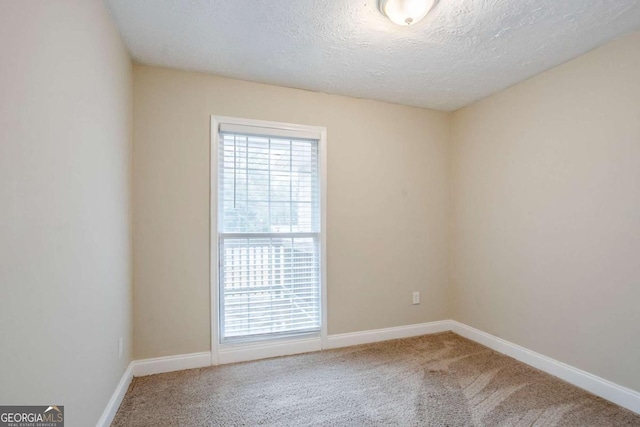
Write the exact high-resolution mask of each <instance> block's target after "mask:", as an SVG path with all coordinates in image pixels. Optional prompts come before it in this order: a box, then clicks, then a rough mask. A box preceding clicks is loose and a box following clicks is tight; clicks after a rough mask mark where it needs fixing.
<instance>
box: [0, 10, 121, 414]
mask: <svg viewBox="0 0 640 427" xmlns="http://www.w3.org/2000/svg"><path fill="white" fill-rule="evenodd" d="M0 56H1V57H2V60H1V61H2V65H0V94H1V95H0V206H1V207H0V286H1V296H0V343H1V344H0V403H1V404H3V405H8V404H24V405H46V404H60V405H65V415H66V421H67V424H66V425H68V426H70V427H73V426H90V425H95V423H96V422H97V421H98V418H99V417H100V415H101V414H102V411H103V410H104V408H105V406H106V404H107V402H108V400H109V398H110V397H111V394H112V393H113V391H114V390H115V387H116V385H117V383H118V381H119V380H120V378H121V376H122V373H123V372H124V370H125V368H126V366H127V364H128V363H129V360H130V348H131V329H132V328H131V324H132V321H131V268H130V265H131V262H130V257H131V250H130V247H131V237H130V184H131V183H130V151H131V127H130V124H131V85H132V81H131V62H130V60H129V57H128V55H127V53H126V52H125V50H124V48H123V47H122V45H121V43H120V40H119V37H118V35H117V33H116V31H115V29H114V27H113V26H112V24H111V21H110V19H109V16H108V14H107V12H106V10H105V9H104V6H103V4H102V2H101V1H85V0H63V1H12V0H0ZM120 336H122V337H124V340H125V354H124V357H123V359H122V360H119V359H118V344H117V343H118V338H119V337H120Z"/></svg>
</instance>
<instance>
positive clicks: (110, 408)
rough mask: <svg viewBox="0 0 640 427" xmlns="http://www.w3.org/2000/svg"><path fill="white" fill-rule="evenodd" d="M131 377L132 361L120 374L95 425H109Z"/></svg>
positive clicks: (103, 426)
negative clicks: (118, 380)
mask: <svg viewBox="0 0 640 427" xmlns="http://www.w3.org/2000/svg"><path fill="white" fill-rule="evenodd" d="M132 379H133V362H132V363H129V366H127V369H126V370H125V371H124V374H122V378H121V379H120V382H119V383H118V385H117V387H116V390H115V391H114V392H113V394H112V395H111V399H109V402H108V403H107V407H106V408H104V412H103V413H102V416H101V417H100V419H99V420H98V423H97V424H96V427H109V426H110V425H111V422H112V421H113V418H114V417H115V416H116V412H118V408H120V404H121V403H122V399H124V395H125V394H126V392H127V389H128V388H129V384H131V380H132Z"/></svg>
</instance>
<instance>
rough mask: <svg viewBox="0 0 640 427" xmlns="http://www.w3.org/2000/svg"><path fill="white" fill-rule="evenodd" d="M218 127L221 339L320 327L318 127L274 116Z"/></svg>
mask: <svg viewBox="0 0 640 427" xmlns="http://www.w3.org/2000/svg"><path fill="white" fill-rule="evenodd" d="M234 122H235V121H234ZM262 124H264V123H262ZM217 131H218V138H217V141H218V144H217V150H218V153H217V154H218V156H217V158H218V168H217V173H218V176H217V207H218V215H217V226H218V228H217V230H218V235H217V240H218V251H217V252H218V268H219V269H218V274H219V278H218V286H219V289H218V295H219V298H218V303H219V319H218V322H219V331H220V341H221V342H223V343H224V342H234V341H239V340H249V339H258V338H268V337H280V336H283V335H292V334H300V333H313V332H319V331H320V330H321V327H322V308H323V307H322V287H321V283H322V280H321V279H322V278H321V274H322V269H321V261H322V260H321V244H322V239H321V231H322V230H321V227H322V218H321V215H322V214H321V212H322V210H321V195H320V185H321V182H320V179H321V174H320V163H319V142H320V139H321V134H320V133H319V132H318V130H317V129H316V128H311V129H310V130H309V129H305V128H304V127H296V128H295V129H291V128H290V126H288V127H278V125H277V124H272V123H269V124H268V126H253V125H246V124H238V123H225V122H223V123H220V124H219V126H218V129H217Z"/></svg>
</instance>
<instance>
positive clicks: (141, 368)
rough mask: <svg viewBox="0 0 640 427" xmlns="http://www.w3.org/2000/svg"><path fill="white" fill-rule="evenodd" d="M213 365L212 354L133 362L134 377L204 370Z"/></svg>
mask: <svg viewBox="0 0 640 427" xmlns="http://www.w3.org/2000/svg"><path fill="white" fill-rule="evenodd" d="M210 365H211V352H210V351H205V352H202V353H191V354H179V355H176V356H167V357H156V358H153V359H142V360H136V361H134V362H133V376H135V377H143V376H145V375H153V374H162V373H165V372H173V371H182V370H184V369H194V368H203V367H205V366H210Z"/></svg>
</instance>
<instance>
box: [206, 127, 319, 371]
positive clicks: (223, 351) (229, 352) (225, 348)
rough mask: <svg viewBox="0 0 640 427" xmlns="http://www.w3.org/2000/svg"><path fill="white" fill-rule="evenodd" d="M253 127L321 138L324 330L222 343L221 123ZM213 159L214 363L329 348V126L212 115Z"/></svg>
mask: <svg viewBox="0 0 640 427" xmlns="http://www.w3.org/2000/svg"><path fill="white" fill-rule="evenodd" d="M221 125H227V126H236V127H253V128H262V129H265V128H267V129H273V131H274V132H273V134H274V135H277V134H278V131H281V132H282V134H289V135H291V134H295V135H308V138H313V139H317V140H318V162H319V165H318V167H319V174H320V184H319V185H320V294H321V298H320V305H321V307H320V324H321V325H320V333H317V332H311V333H301V334H295V335H284V336H281V337H274V338H273V339H267V340H260V341H251V342H246V343H243V342H237V343H224V344H223V343H221V334H220V322H219V311H218V307H219V302H220V286H219V266H218V262H219V260H218V249H219V247H220V246H219V244H220V242H219V239H218V227H217V224H218V144H219V136H220V132H219V129H220V126H221ZM209 148H210V163H209V172H210V176H209V190H210V192H209V194H210V200H209V202H210V203H209V206H210V212H209V218H210V221H209V230H210V238H209V251H210V260H209V290H210V296H211V301H210V307H209V309H210V311H209V313H210V326H211V364H212V365H218V364H221V363H231V362H238V361H244V360H254V359H260V358H263V357H274V356H280V355H286V354H293V353H299V352H305V351H313V350H321V349H324V348H327V268H326V266H327V244H326V233H327V223H326V219H327V215H326V209H327V129H326V127H323V126H308V125H299V124H292V123H283V122H272V121H265V120H254V119H245V118H236V117H225V116H215V115H212V116H211V128H210V145H209Z"/></svg>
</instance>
